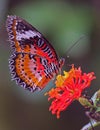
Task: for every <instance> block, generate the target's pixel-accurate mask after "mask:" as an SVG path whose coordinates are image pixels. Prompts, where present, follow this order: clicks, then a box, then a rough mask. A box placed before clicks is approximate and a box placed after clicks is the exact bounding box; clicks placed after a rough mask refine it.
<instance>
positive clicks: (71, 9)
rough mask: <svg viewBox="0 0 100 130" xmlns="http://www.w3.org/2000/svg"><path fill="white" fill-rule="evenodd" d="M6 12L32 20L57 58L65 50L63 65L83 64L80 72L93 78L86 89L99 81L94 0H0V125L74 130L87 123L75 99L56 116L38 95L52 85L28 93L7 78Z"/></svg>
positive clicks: (6, 129)
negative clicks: (59, 117) (92, 75)
mask: <svg viewBox="0 0 100 130" xmlns="http://www.w3.org/2000/svg"><path fill="white" fill-rule="evenodd" d="M7 15H18V16H20V17H22V18H24V19H26V21H28V22H29V23H31V24H32V25H33V26H34V27H35V28H37V29H38V30H39V31H40V32H41V33H42V34H43V35H44V36H45V37H46V38H47V39H48V40H49V41H50V43H51V44H52V45H53V46H54V48H55V49H56V50H57V53H58V55H59V57H61V56H64V57H65V56H67V55H69V56H70V58H69V59H68V58H66V63H65V68H66V67H67V66H68V64H72V63H74V64H75V65H76V66H82V69H83V70H84V72H90V71H94V72H95V74H96V76H97V79H96V81H94V83H93V85H92V86H91V88H90V89H89V92H90V94H91V93H94V91H95V90H97V89H98V88H99V86H100V79H99V77H100V71H99V70H100V58H99V55H100V3H99V1H98V2H95V0H92V1H86V0H85V1H84V0H76V1H74V0H67V1H64V0H63V1H61V0H55V1H48V0H47V1H45V0H43V1H39V0H37V1H35V0H28V1H26V0H16V1H14V0H0V38H1V39H0V103H1V104H0V105H1V107H0V130H33V129H34V130H40V129H41V130H42V129H43V130H50V129H53V130H66V129H70V130H75V129H76V130H79V129H80V128H81V127H82V126H83V125H84V124H86V123H87V122H88V119H87V118H86V117H85V114H84V110H83V109H82V108H81V106H80V105H79V104H77V103H73V104H72V105H71V106H70V107H69V108H68V110H66V111H65V112H64V113H63V115H61V119H59V120H57V119H56V118H55V117H54V116H52V115H51V113H50V112H49V111H48V108H49V104H48V102H47V97H44V96H43V94H44V92H45V91H46V90H47V89H49V86H50V87H53V86H54V84H52V83H50V84H49V86H48V87H46V89H44V90H43V91H42V92H36V93H30V92H28V91H26V90H24V89H23V88H21V87H19V86H18V87H17V85H15V82H11V81H10V74H9V69H8V58H9V55H10V47H9V42H8V41H7V39H8V37H7V33H6V28H5V20H6V16H7ZM83 35H85V36H84V38H83V39H81V40H80V41H79V42H78V44H77V45H76V46H74V47H72V49H71V51H70V53H68V54H67V50H68V49H69V48H70V47H71V46H72V45H73V44H74V43H75V42H76V41H77V40H78V39H80V37H81V36H83ZM53 82H54V81H53ZM98 130H99V129H98Z"/></svg>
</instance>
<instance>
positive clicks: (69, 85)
mask: <svg viewBox="0 0 100 130" xmlns="http://www.w3.org/2000/svg"><path fill="white" fill-rule="evenodd" d="M95 78H96V77H95V76H94V72H91V73H88V74H86V73H83V72H82V70H81V67H79V68H78V69H77V68H75V67H74V65H72V68H71V69H70V71H69V72H66V71H64V75H63V76H62V75H58V76H57V78H56V82H55V85H56V87H55V88H52V89H51V90H50V91H49V92H47V93H46V95H48V96H49V97H48V101H49V100H51V99H52V103H51V106H50V108H49V110H50V111H52V114H56V115H57V118H59V117H60V112H61V111H64V110H65V109H66V108H67V107H68V106H69V105H70V104H71V103H72V102H73V101H74V100H78V99H79V98H80V97H81V95H82V91H83V90H84V89H85V88H87V87H89V86H90V84H91V81H92V80H93V79H95Z"/></svg>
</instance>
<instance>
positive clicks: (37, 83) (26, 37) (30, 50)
mask: <svg viewBox="0 0 100 130" xmlns="http://www.w3.org/2000/svg"><path fill="white" fill-rule="evenodd" d="M6 26H7V32H8V36H9V41H10V45H11V50H12V55H11V57H10V59H9V66H10V72H11V76H12V79H13V80H16V82H17V84H19V85H21V86H23V87H24V88H27V89H29V90H30V91H35V90H37V89H38V90H40V89H42V88H44V87H45V86H46V85H47V83H48V82H49V81H50V80H51V79H52V78H53V77H54V76H55V75H56V74H57V73H58V72H59V70H60V69H61V67H62V65H63V63H64V59H63V58H62V59H60V60H59V59H58V57H57V54H56V52H55V50H54V48H53V47H52V45H51V44H50V43H49V42H48V41H47V40H46V39H45V38H44V36H43V35H42V34H41V33H40V32H39V31H37V30H36V29H35V28H34V27H33V26H32V25H30V24H29V23H27V22H26V21H25V20H23V19H22V18H20V17H17V16H8V18H7V22H6Z"/></svg>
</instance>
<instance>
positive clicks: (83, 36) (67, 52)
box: [65, 35, 86, 58]
mask: <svg viewBox="0 0 100 130" xmlns="http://www.w3.org/2000/svg"><path fill="white" fill-rule="evenodd" d="M85 37H86V35H82V36H81V37H80V38H79V39H78V40H77V41H76V42H75V43H74V44H73V45H72V46H71V47H70V48H69V49H68V50H67V51H66V53H65V54H67V56H65V58H66V57H67V58H69V52H70V51H71V50H72V48H73V47H75V46H76V45H78V43H79V41H81V40H82V39H83V38H85Z"/></svg>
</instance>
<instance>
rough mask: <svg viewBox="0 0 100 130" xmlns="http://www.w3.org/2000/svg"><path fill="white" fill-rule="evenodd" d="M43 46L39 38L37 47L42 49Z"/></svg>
mask: <svg viewBox="0 0 100 130" xmlns="http://www.w3.org/2000/svg"><path fill="white" fill-rule="evenodd" d="M43 44H44V41H43V40H42V39H41V38H39V40H38V47H42V46H43Z"/></svg>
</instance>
